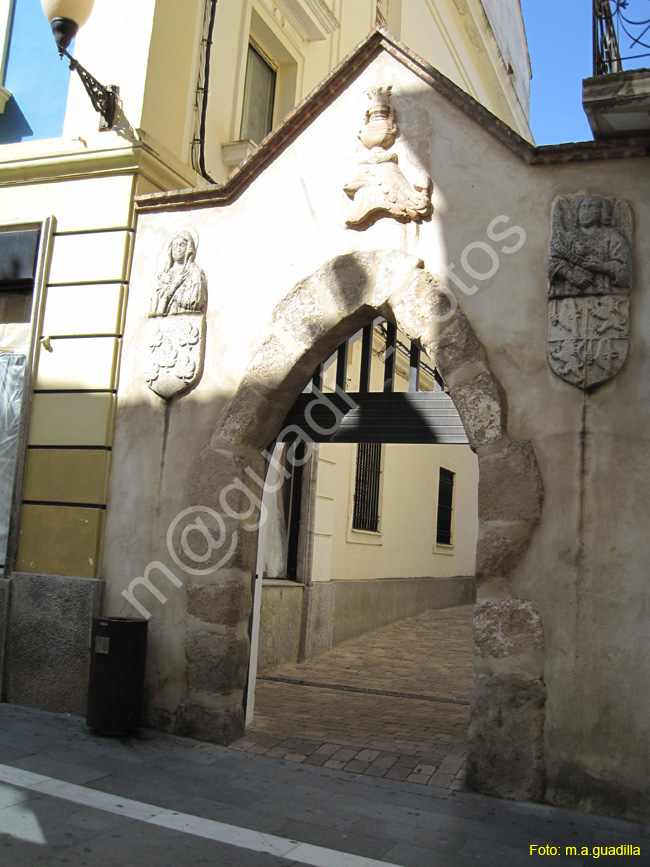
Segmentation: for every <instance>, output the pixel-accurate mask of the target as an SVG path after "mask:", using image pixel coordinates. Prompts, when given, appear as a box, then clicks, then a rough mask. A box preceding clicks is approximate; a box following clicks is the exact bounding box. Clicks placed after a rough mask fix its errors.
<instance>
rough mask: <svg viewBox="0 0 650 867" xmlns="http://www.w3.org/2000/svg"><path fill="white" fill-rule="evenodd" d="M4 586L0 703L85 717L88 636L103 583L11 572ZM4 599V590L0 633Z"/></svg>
mask: <svg viewBox="0 0 650 867" xmlns="http://www.w3.org/2000/svg"><path fill="white" fill-rule="evenodd" d="M3 583H4V582H3ZM6 583H7V584H9V585H10V588H9V589H10V604H9V608H8V616H7V620H6V642H5V660H4V662H5V664H4V673H5V676H4V683H3V699H4V700H5V701H8V702H11V703H12V704H20V705H25V706H27V707H37V708H40V709H41V710H49V711H54V712H57V713H72V714H80V715H82V716H85V714H86V699H87V694H88V667H89V663H90V632H91V626H92V618H93V617H97V616H99V614H100V609H101V601H102V590H103V582H102V581H100V580H98V579H94V578H69V577H64V576H60V575H31V574H27V573H16V574H14V575H12V577H11V579H10V580H9V581H7V582H6ZM3 599H6V588H5V589H4V593H0V633H1V632H2V610H3ZM0 646H1V645H0Z"/></svg>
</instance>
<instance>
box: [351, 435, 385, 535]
mask: <svg viewBox="0 0 650 867" xmlns="http://www.w3.org/2000/svg"><path fill="white" fill-rule="evenodd" d="M380 476H381V443H359V444H358V446H357V470H356V476H355V481H354V513H353V516H352V529H353V530H368V531H370V532H372V533H376V532H378V529H379V480H380Z"/></svg>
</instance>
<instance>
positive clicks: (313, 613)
mask: <svg viewBox="0 0 650 867" xmlns="http://www.w3.org/2000/svg"><path fill="white" fill-rule="evenodd" d="M475 599H476V587H475V582H474V579H473V578H465V577H462V578H378V579H372V580H365V581H323V582H322V583H315V584H313V585H312V586H311V587H305V586H303V585H302V584H297V583H295V582H292V581H277V580H268V581H264V584H263V589H262V610H261V616H260V639H259V642H260V643H259V656H258V672H259V673H262V672H264V671H270V670H272V669H273V668H277V667H278V666H279V665H284V664H285V663H291V662H302V661H303V660H305V659H310V658H311V657H313V656H318V654H320V653H325V652H326V651H328V650H330V649H331V648H332V647H334V646H335V645H337V644H340V643H341V642H342V641H347V639H349V638H355V637H356V636H357V635H362V634H363V633H364V632H371V631H372V630H373V629H379V627H380V626H386V625H387V624H389V623H394V622H395V621H396V620H402V619H403V618H404V617H412V616H413V615H414V614H419V613H421V612H422V611H428V610H430V609H433V608H451V607H454V606H457V605H470V604H472V603H473V602H474V601H475Z"/></svg>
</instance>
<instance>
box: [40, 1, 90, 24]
mask: <svg viewBox="0 0 650 867" xmlns="http://www.w3.org/2000/svg"><path fill="white" fill-rule="evenodd" d="M94 3H95V0H41V6H42V7H43V12H44V13H45V17H46V18H47V20H48V21H49V22H50V23H51V22H52V21H53V20H54V19H55V18H68V19H69V20H70V21H74V22H75V24H77V26H78V27H83V25H84V24H85V23H86V21H88V19H89V18H90V13H91V12H92V11H93V5H94Z"/></svg>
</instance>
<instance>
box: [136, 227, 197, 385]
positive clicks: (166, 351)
mask: <svg viewBox="0 0 650 867" xmlns="http://www.w3.org/2000/svg"><path fill="white" fill-rule="evenodd" d="M197 247H198V236H197V234H196V232H194V231H193V230H192V229H180V230H178V231H176V232H174V234H173V235H172V236H171V237H170V239H169V241H168V242H167V243H166V244H165V248H164V251H163V257H162V268H161V270H160V271H159V273H158V275H157V281H156V282H157V285H156V288H155V290H154V292H153V293H152V297H151V309H150V312H149V319H148V321H147V325H146V329H145V364H144V378H145V380H146V383H147V385H148V386H149V388H150V389H151V390H152V391H154V392H155V393H156V394H157V395H159V396H160V397H162V398H164V400H170V399H171V398H172V397H176V396H178V395H180V394H184V393H185V392H187V391H189V390H190V389H191V388H193V387H194V386H195V385H196V384H197V383H198V381H199V380H200V378H201V374H202V372H203V357H204V353H205V310H206V305H207V298H208V292H207V279H206V276H205V272H204V271H203V269H202V268H201V267H200V266H199V265H197V264H196V262H195V257H196V250H197Z"/></svg>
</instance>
